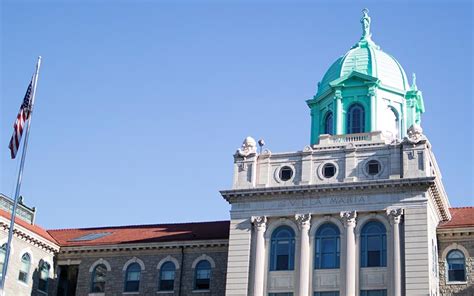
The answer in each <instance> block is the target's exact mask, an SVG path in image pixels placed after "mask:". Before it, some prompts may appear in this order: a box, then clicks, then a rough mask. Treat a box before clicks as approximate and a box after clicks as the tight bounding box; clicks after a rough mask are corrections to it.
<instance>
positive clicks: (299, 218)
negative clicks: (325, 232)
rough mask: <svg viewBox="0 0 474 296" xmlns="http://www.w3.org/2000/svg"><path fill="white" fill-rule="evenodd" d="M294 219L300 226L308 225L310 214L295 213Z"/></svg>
mask: <svg viewBox="0 0 474 296" xmlns="http://www.w3.org/2000/svg"><path fill="white" fill-rule="evenodd" d="M295 220H296V222H297V223H298V225H299V226H300V227H305V226H307V227H309V226H310V224H311V214H296V215H295Z"/></svg>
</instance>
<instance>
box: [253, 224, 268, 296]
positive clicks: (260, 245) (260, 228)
mask: <svg viewBox="0 0 474 296" xmlns="http://www.w3.org/2000/svg"><path fill="white" fill-rule="evenodd" d="M252 223H253V226H254V229H255V260H254V261H255V268H254V274H253V276H254V278H253V295H254V296H263V291H264V289H263V288H264V286H263V284H264V279H265V229H266V227H267V217H266V216H256V217H252Z"/></svg>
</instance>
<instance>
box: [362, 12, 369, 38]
mask: <svg viewBox="0 0 474 296" xmlns="http://www.w3.org/2000/svg"><path fill="white" fill-rule="evenodd" d="M362 13H363V16H362V18H361V19H360V23H361V24H362V38H364V39H365V38H368V37H370V35H371V34H370V16H369V10H368V9H367V8H364V9H363V10H362Z"/></svg>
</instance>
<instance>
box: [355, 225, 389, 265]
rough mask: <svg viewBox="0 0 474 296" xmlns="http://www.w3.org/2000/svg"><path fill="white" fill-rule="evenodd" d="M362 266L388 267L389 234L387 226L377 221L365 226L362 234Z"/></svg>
mask: <svg viewBox="0 0 474 296" xmlns="http://www.w3.org/2000/svg"><path fill="white" fill-rule="evenodd" d="M360 260H361V266H362V267H378V266H387V234H386V230H385V226H384V225H383V224H382V223H380V222H377V221H371V222H368V223H367V224H365V225H364V227H363V228H362V233H361V256H360Z"/></svg>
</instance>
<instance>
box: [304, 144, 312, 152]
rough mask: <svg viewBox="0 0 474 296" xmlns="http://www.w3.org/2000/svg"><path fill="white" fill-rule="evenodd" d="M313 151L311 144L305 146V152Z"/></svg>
mask: <svg viewBox="0 0 474 296" xmlns="http://www.w3.org/2000/svg"><path fill="white" fill-rule="evenodd" d="M311 151H313V148H311V146H309V145H306V146H304V148H303V152H311Z"/></svg>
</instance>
